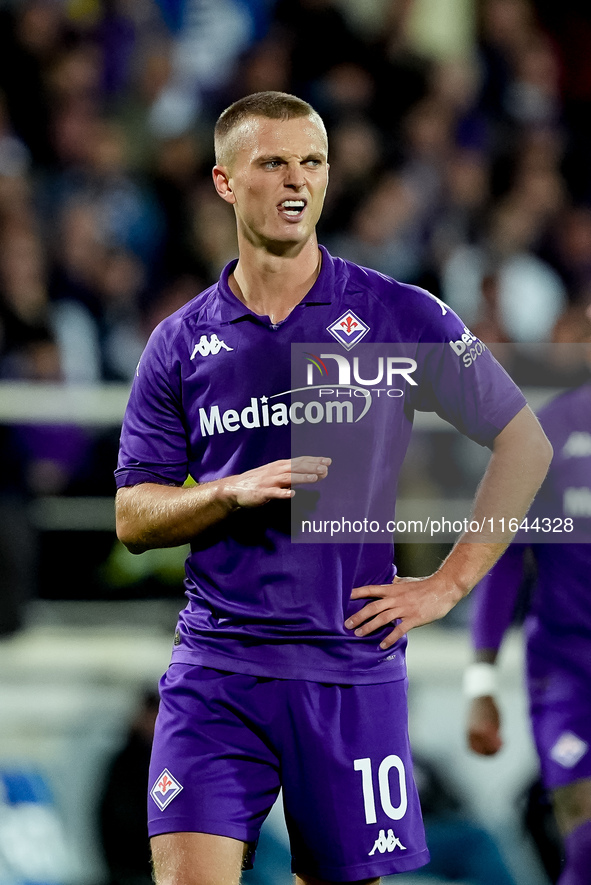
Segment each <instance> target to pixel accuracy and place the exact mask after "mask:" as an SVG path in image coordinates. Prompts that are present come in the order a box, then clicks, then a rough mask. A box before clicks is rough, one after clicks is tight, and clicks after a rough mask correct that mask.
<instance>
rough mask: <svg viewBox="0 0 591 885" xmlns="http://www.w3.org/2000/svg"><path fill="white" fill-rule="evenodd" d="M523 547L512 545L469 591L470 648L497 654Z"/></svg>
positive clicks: (517, 585) (518, 584)
mask: <svg viewBox="0 0 591 885" xmlns="http://www.w3.org/2000/svg"><path fill="white" fill-rule="evenodd" d="M525 549H526V547H525V545H523V544H511V545H510V546H509V547H508V548H507V550H505V552H504V553H503V555H502V556H501V558H500V559H499V560H498V562H497V563H496V564H495V565H494V566H493V568H492V569H491V570H490V572H489V573H488V574H487V575H485V577H484V578H483V579H482V581H480V583H479V584H477V586H476V587H475V588H474V590H473V591H472V607H471V611H470V635H471V639H472V647H473V648H474V649H475V650H476V651H478V650H480V649H485V648H486V649H494V650H495V651H496V650H498V649H499V648H500V646H501V643H502V641H503V637H504V635H505V633H506V632H507V630H508V629H509V627H510V625H511V623H512V621H513V615H514V614H515V608H516V605H517V600H518V596H519V590H520V587H521V583H522V579H523V571H524V567H523V558H524V553H525Z"/></svg>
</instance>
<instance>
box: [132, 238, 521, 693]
mask: <svg viewBox="0 0 591 885" xmlns="http://www.w3.org/2000/svg"><path fill="white" fill-rule="evenodd" d="M234 266H235V262H234V263H232V264H230V265H228V266H227V267H226V268H225V269H224V271H223V273H222V275H221V278H220V281H219V283H218V284H216V285H215V286H212V287H211V288H209V289H207V290H206V291H205V292H203V293H201V295H199V296H197V298H195V299H194V300H192V301H191V302H189V303H188V304H187V305H185V306H184V307H183V308H181V310H179V311H177V312H176V313H175V314H173V315H172V316H170V317H168V318H167V319H166V320H164V321H163V322H162V323H161V324H160V326H158V328H157V329H156V330H155V331H154V333H153V334H152V336H151V338H150V341H149V343H148V345H147V347H146V350H145V352H144V354H143V356H142V359H141V360H140V364H139V366H138V371H137V375H136V378H135V379H134V383H133V387H132V391H131V396H130V400H129V405H128V408H127V412H126V415H125V420H124V424H123V431H122V435H121V449H120V457H119V465H118V469H117V471H116V479H117V484H118V486H119V487H121V486H129V485H135V484H138V483H142V482H158V483H165V484H173V485H181V484H182V483H183V482H184V481H185V480H186V478H187V476H189V475H190V476H191V477H193V479H195V480H196V481H198V482H206V481H208V480H213V479H217V478H220V477H224V476H229V475H232V474H236V473H241V472H243V471H245V470H249V469H252V468H254V467H258V466H260V465H262V464H265V463H268V462H271V461H275V460H277V459H280V458H290V457H292V452H293V456H294V457H295V456H296V455H298V454H310V455H326V456H329V457H332V456H333V451H332V450H331V451H323V450H320V448H319V447H320V446H322V445H323V442H324V441H325V439H326V441H327V442H328V440H331V441H332V444H334V440H335V436H334V435H335V433H337V434H341V436H342V439H343V440H345V439H348V434H349V432H351V434H353V435H352V436H351V440H352V441H353V442H350V443H349V450H348V451H349V454H348V455H347V453H345V454H344V455H343V460H344V462H345V468H343V469H341V473H340V474H339V466H338V463H337V462H338V460H339V459H338V458H335V457H333V465H332V466H331V468H330V470H329V476H328V477H327V479H326V480H323V482H322V483H321V484H319V485H318V488H320V487H323V488H324V489H327V490H329V491H330V489H331V482H332V484H333V489H334V487H335V485H336V483H335V479H334V477H335V476H336V477H339V475H340V477H341V479H340V481H339V483H338V485H339V488H340V489H345V493H344V497H343V499H342V503H343V506H346V505H347V503H348V502H347V501H346V500H345V499H346V497H347V495H346V489H347V488H349V486H348V485H347V482H346V481H345V480H346V476H348V475H350V472H351V470H352V469H353V467H354V466H356V467H357V472H358V473H362V474H363V476H364V480H363V483H362V487H363V490H364V491H363V494H364V495H366V496H367V499H368V500H369V497H371V494H374V493H375V494H378V493H379V492H380V490H381V489H382V488H388V489H390V490H394V491H395V488H396V480H397V473H398V470H399V467H400V465H401V463H402V460H403V458H404V453H405V451H406V448H407V445H408V441H409V437H410V432H411V427H412V417H413V412H414V410H415V409H420V410H431V411H437V412H438V413H439V414H440V415H442V416H443V417H444V418H446V419H447V420H448V421H450V422H451V423H452V424H454V425H455V426H456V427H457V428H458V429H459V430H461V431H462V432H463V433H465V434H467V435H468V436H470V437H472V438H473V439H475V440H476V441H478V442H479V443H480V444H482V445H487V444H490V443H491V442H492V440H493V439H494V438H495V436H497V434H498V433H499V432H500V430H502V428H503V427H504V426H505V425H506V424H507V423H508V422H509V421H510V420H511V418H513V417H514V416H515V415H516V414H517V412H518V411H519V410H520V409H521V408H522V407H523V405H524V403H525V400H524V398H523V396H522V394H521V393H520V391H519V390H518V388H517V387H516V386H515V385H514V384H513V382H512V381H511V380H510V379H509V377H508V376H507V374H506V373H505V372H504V370H503V369H502V368H501V367H500V366H499V365H498V363H496V361H495V360H494V358H493V357H492V355H491V354H490V352H489V351H488V350H487V349H486V347H484V345H482V344H481V342H479V341H477V339H475V338H474V336H472V335H471V334H470V332H469V331H468V330H467V329H466V328H465V326H464V325H463V324H462V322H461V321H460V320H459V319H458V317H457V316H456V315H455V314H454V313H453V312H452V311H451V310H450V309H449V308H447V307H446V306H445V305H443V304H442V303H441V302H439V301H438V299H436V298H434V297H433V296H431V295H429V293H427V292H425V291H423V290H421V289H418V288H416V287H413V286H407V285H403V284H400V283H397V282H395V281H394V280H391V279H389V278H387V277H384V276H382V275H381V274H379V273H376V272H375V271H371V270H367V269H365V268H360V267H358V266H357V265H354V264H351V263H350V262H347V261H343V260H341V259H338V258H333V257H331V256H330V255H329V254H328V253H327V252H326V250H324V249H322V268H321V271H320V274H319V276H318V279H317V280H316V282H315V284H314V286H313V287H312V288H311V290H310V291H309V292H308V294H307V295H306V296H305V298H304V299H303V300H302V301H301V302H300V303H299V304H298V305H297V306H296V307H295V308H294V309H293V311H292V312H291V313H290V314H289V316H288V317H287V318H286V319H285V320H284V321H283V322H281V323H277V324H274V323H272V322H271V321H270V319H269V317H267V316H258V315H256V314H254V313H253V312H252V311H250V310H249V309H248V308H247V307H245V306H244V304H242V303H241V302H240V301H239V300H238V299H237V298H236V297H235V296H234V295H233V293H232V291H231V290H230V288H229V285H228V278H229V275H230V274H231V273H232V271H233V269H234ZM307 342H308V344H307ZM309 342H312V344H309ZM370 346H374V347H379V346H382V347H384V346H385V347H392V348H394V347H395V346H396V347H398V346H399V347H400V348H402V351H400V350H399V351H395V350H391V351H388V353H400V352H402V353H403V356H386V357H384V358H383V362H382V363H379V361H378V363H377V366H378V370H379V371H377V374H376V373H374V374H371V375H370V373H369V369H366V368H362V366H361V364H360V363H359V362H356V361H355V356H354V355H355V353H361V352H362V348H364V349H365V351H364V352H365V353H367V349H368V348H369V347H370ZM317 348H319V349H320V351H321V352H320V353H319V352H318V349H317ZM354 348H355V349H354ZM421 348H422V350H421ZM294 349H295V355H294V353H293V351H294ZM311 351H312V352H311ZM317 356H319V357H320V362H318V360H317V359H316V357H317ZM309 360H312V362H311V363H310V362H309ZM396 360H398V361H399V362H396ZM294 366H295V369H294ZM308 366H311V368H308ZM314 366H316V368H314ZM324 370H326V374H325V375H323V376H322V384H323V385H324V386H323V387H322V389H321V390H319V389H318V388H319V387H320V385H318V384H316V383H315V379H314V377H313V373H314V372H315V371H316V372H322V371H324ZM410 372H412V373H413V374H412V375H411V374H409V373H410ZM330 373H333V375H331V374H330ZM405 373H406V374H405ZM333 376H334V378H333ZM318 377H320V376H318ZM382 378H383V383H382V382H381V381H380V384H381V386H377V381H376V379H378V380H379V379H382ZM360 379H361V380H360ZM367 379H369V380H367ZM374 382H375V384H374ZM306 384H308V385H309V387H306ZM393 385H395V386H393ZM327 389H329V390H331V391H333V393H332V394H331V395H330V396H332V399H330V398H329V399H326V398H325V399H322V392H323V391H326V390H327ZM368 389H369V393H370V394H371V395H369V396H368ZM302 390H303V391H304V393H302V392H301V391H302ZM363 390H365V393H364V392H363ZM335 391H336V393H335ZM380 391H381V394H380ZM345 392H348V394H349V397H350V402H349V403H346V402H345V400H346V397H344V396H343V397H339V396H338V395H337V394H338V393H345ZM355 392H357V393H359V394H360V395H359V396H357V397H353V396H352V394H353V393H355ZM390 394H393V395H392V396H391V395H390ZM370 407H371V408H370ZM302 427H305V428H311V429H312V430H318V432H320V429H321V428H322V429H323V431H324V430H326V432H327V433H328V436H327V437H326V438H324V437H319V438H318V445H317V447H316V450H307V451H302V450H298V451H295V450H294V448H293V444H294V439H297V437H296V436H294V433H293V431H294V429H296V430H297V429H298V428H302ZM329 431H330V432H329ZM331 434H332V436H331ZM356 434H357V435H356ZM342 448H346V446H345V445H343V447H342ZM351 452H354V455H355V459H356V465H353V463H352V458H351ZM337 454H340V453H337ZM361 467H362V468H363V470H361ZM347 471H348V473H347ZM322 494H324V499H325V500H326V497H327V496H326V493H322V492H321V495H322ZM328 497H329V500H330V495H329V496H328ZM302 500H304V501H305V500H307V499H306V496H305V495H304V494H301V492H300V491H299V490H298V491H297V493H296V496H295V498H294V502H298V501H302ZM294 506H297V504H296V505H294ZM319 506H320V507H321V505H319ZM291 518H292V506H291V504H290V502H288V501H281V502H271V503H269V504H267V505H265V506H264V507H260V508H253V509H249V510H241V511H237V512H235V513H234V514H233V515H232V516H230V517H229V518H228V519H226V520H225V521H224V522H223V523H219V524H217V525H215V526H213V527H212V528H211V529H209V530H208V531H206V532H203V533H201V534H200V535H199V536H198V537H196V538H195V539H194V540H193V542H192V544H191V552H190V554H189V556H188V558H187V562H186V579H185V588H186V595H187V597H188V600H189V602H188V605H187V607H186V608H185V609H184V611H183V612H182V613H181V616H180V622H179V627H178V631H177V638H176V639H175V647H174V651H173V660H174V661H179V662H185V663H195V664H202V665H204V666H209V667H215V668H219V669H224V670H230V671H233V672H237V673H245V674H251V675H258V676H269V677H281V678H289V679H309V680H314V681H331V682H335V683H339V682H340V683H373V682H385V681H388V680H391V679H397V678H399V677H400V676H401V675H403V674H404V671H405V664H404V648H405V645H406V640H405V639H403V640H401V641H400V643H399V644H398V646H395V647H393V648H390V649H388V650H387V651H383V650H381V649H379V647H378V646H379V642H380V641H381V639H383V638H384V636H385V635H387V633H388V632H389V630H390V628H387V627H386V628H384V629H383V630H381V631H379V632H376V633H374V634H372V635H370V636H366V637H356V636H355V635H354V634H353V633H352V632H351V631H348V630H346V628H345V627H344V621H345V620H346V618H347V617H349V616H350V615H352V614H353V613H354V612H355V611H357V610H359V609H360V608H361V607H362V606H363V604H364V602H363V600H355V601H352V600H351V599H350V596H351V591H352V589H353V588H354V587H359V586H363V585H366V584H379V583H385V582H389V581H391V580H392V578H393V576H394V566H393V544H392V543H391V541H390V539H389V540H388V542H385V543H359V542H357V543H311V544H306V543H295V542H294V540H295V539H294V538H293V537H292V531H291ZM300 540H301V539H300Z"/></svg>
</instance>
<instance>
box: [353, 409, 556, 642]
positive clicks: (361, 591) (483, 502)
mask: <svg viewBox="0 0 591 885" xmlns="http://www.w3.org/2000/svg"><path fill="white" fill-rule="evenodd" d="M551 459H552V446H551V445H550V443H549V441H548V439H547V437H546V435H545V433H544V431H543V430H542V428H541V427H540V424H539V422H538V420H537V418H536V417H535V415H534V414H533V412H532V411H531V409H530V408H529V406H524V408H523V409H521V411H520V412H518V413H517V415H515V417H514V418H513V419H512V420H511V421H510V422H509V423H508V424H507V425H506V426H505V427H504V428H503V430H502V431H501V432H500V433H499V434H498V436H497V437H496V438H495V440H494V442H493V445H492V455H491V458H490V461H489V463H488V467H487V469H486V472H485V474H484V476H483V478H482V481H481V483H480V485H479V487H478V490H477V492H476V496H475V499H474V504H473V511H472V516H471V524H474V522H475V521H477V522H478V523H479V525H480V526H483V531H479V532H472V531H467V532H464V534H462V536H461V537H460V538H459V539H458V541H457V542H456V544H455V545H454V547H453V549H452V550H451V552H450V554H449V555H448V556H447V558H446V559H445V560H444V561H443V563H442V564H441V566H440V567H439V568H438V569H437V571H436V572H435V573H434V574H432V575H428V576H427V577H424V578H404V577H403V578H401V577H398V576H397V577H396V578H394V581H393V583H391V584H374V585H369V586H365V587H357V588H355V589H354V590H353V593H352V594H351V596H352V599H366V598H368V597H373V601H371V602H368V603H367V605H365V606H364V607H363V608H362V609H360V611H358V612H357V613H356V614H355V615H353V616H352V617H350V618H348V619H347V621H346V622H345V626H346V627H347V628H348V629H350V630H355V633H356V635H358V636H365V635H367V634H368V633H373V632H374V630H378V629H380V628H381V627H384V626H386V625H387V624H389V623H391V622H392V621H395V620H398V621H399V623H398V624H397V626H396V627H395V628H394V630H392V632H391V633H390V634H389V635H388V636H387V637H386V638H385V639H384V640H383V641H382V642H381V644H380V647H381V648H383V649H387V648H390V646H392V645H394V643H395V642H397V641H398V640H399V639H400V638H401V637H402V636H404V634H405V633H408V631H409V630H411V629H412V628H413V627H420V626H421V625H423V624H428V623H430V622H431V621H436V620H438V619H439V618H442V617H444V615H446V614H447V613H448V612H449V611H450V609H452V608H453V607H454V605H456V604H457V603H458V602H459V601H460V599H462V598H463V597H464V596H466V595H467V594H468V593H469V592H470V590H472V588H473V587H474V586H475V585H476V584H477V583H478V581H479V580H480V579H481V578H482V577H483V576H484V575H485V574H486V573H487V572H488V571H489V570H490V569H491V568H492V566H493V565H494V564H495V562H496V561H497V559H498V558H499V557H500V556H501V554H502V552H503V551H504V550H505V548H506V547H507V546H508V544H509V543H510V542H511V540H512V538H513V536H514V534H515V532H514V531H511V530H510V526H514V527H515V526H516V525H518V524H519V523H520V522H521V521H522V519H523V517H524V516H525V514H526V513H527V511H528V509H529V506H530V504H531V502H532V500H533V498H534V496H535V494H536V492H537V490H538V489H539V487H540V485H541V484H542V481H543V479H544V477H545V476H546V473H547V471H548V467H549V465H550V461H551Z"/></svg>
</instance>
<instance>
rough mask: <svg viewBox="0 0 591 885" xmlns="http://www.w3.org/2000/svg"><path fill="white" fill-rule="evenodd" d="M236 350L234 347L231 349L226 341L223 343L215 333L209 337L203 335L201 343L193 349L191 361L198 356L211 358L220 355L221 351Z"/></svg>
mask: <svg viewBox="0 0 591 885" xmlns="http://www.w3.org/2000/svg"><path fill="white" fill-rule="evenodd" d="M222 349H223V350H234V348H233V347H230V346H229V345H227V344H226V342H225V341H222V339H221V338H218V336H217V335H216V334H215V332H214V333H213V335H210V336H209V339H208V337H207V335H202V336H201V338H200V339H199V343H198V344H196V345H195V347H194V348H193V353H192V354H191V359H192V360H193V359H195V357H196V356H197V354H201V356H210V354H215V353H219V352H220V350H222Z"/></svg>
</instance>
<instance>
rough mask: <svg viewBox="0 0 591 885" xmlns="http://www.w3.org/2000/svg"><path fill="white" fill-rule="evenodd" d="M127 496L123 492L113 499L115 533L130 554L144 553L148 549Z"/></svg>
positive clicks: (148, 546)
mask: <svg viewBox="0 0 591 885" xmlns="http://www.w3.org/2000/svg"><path fill="white" fill-rule="evenodd" d="M129 497H130V496H129V494H127V495H126V494H125V492H124V491H123V490H120V491H119V492H118V493H117V497H116V498H115V533H116V535H117V538H118V539H119V541H121V543H122V544H123V546H124V547H126V548H127V549H128V550H129V552H130V553H134V554H135V553H144V552H145V551H146V550H149V549H150V545H149V544H146V542H145V538H144V537H143V534H144V532H142V530H141V526H140V524H139V522H138V520H137V519H134V511H133V508H132V507H130V506H129Z"/></svg>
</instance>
